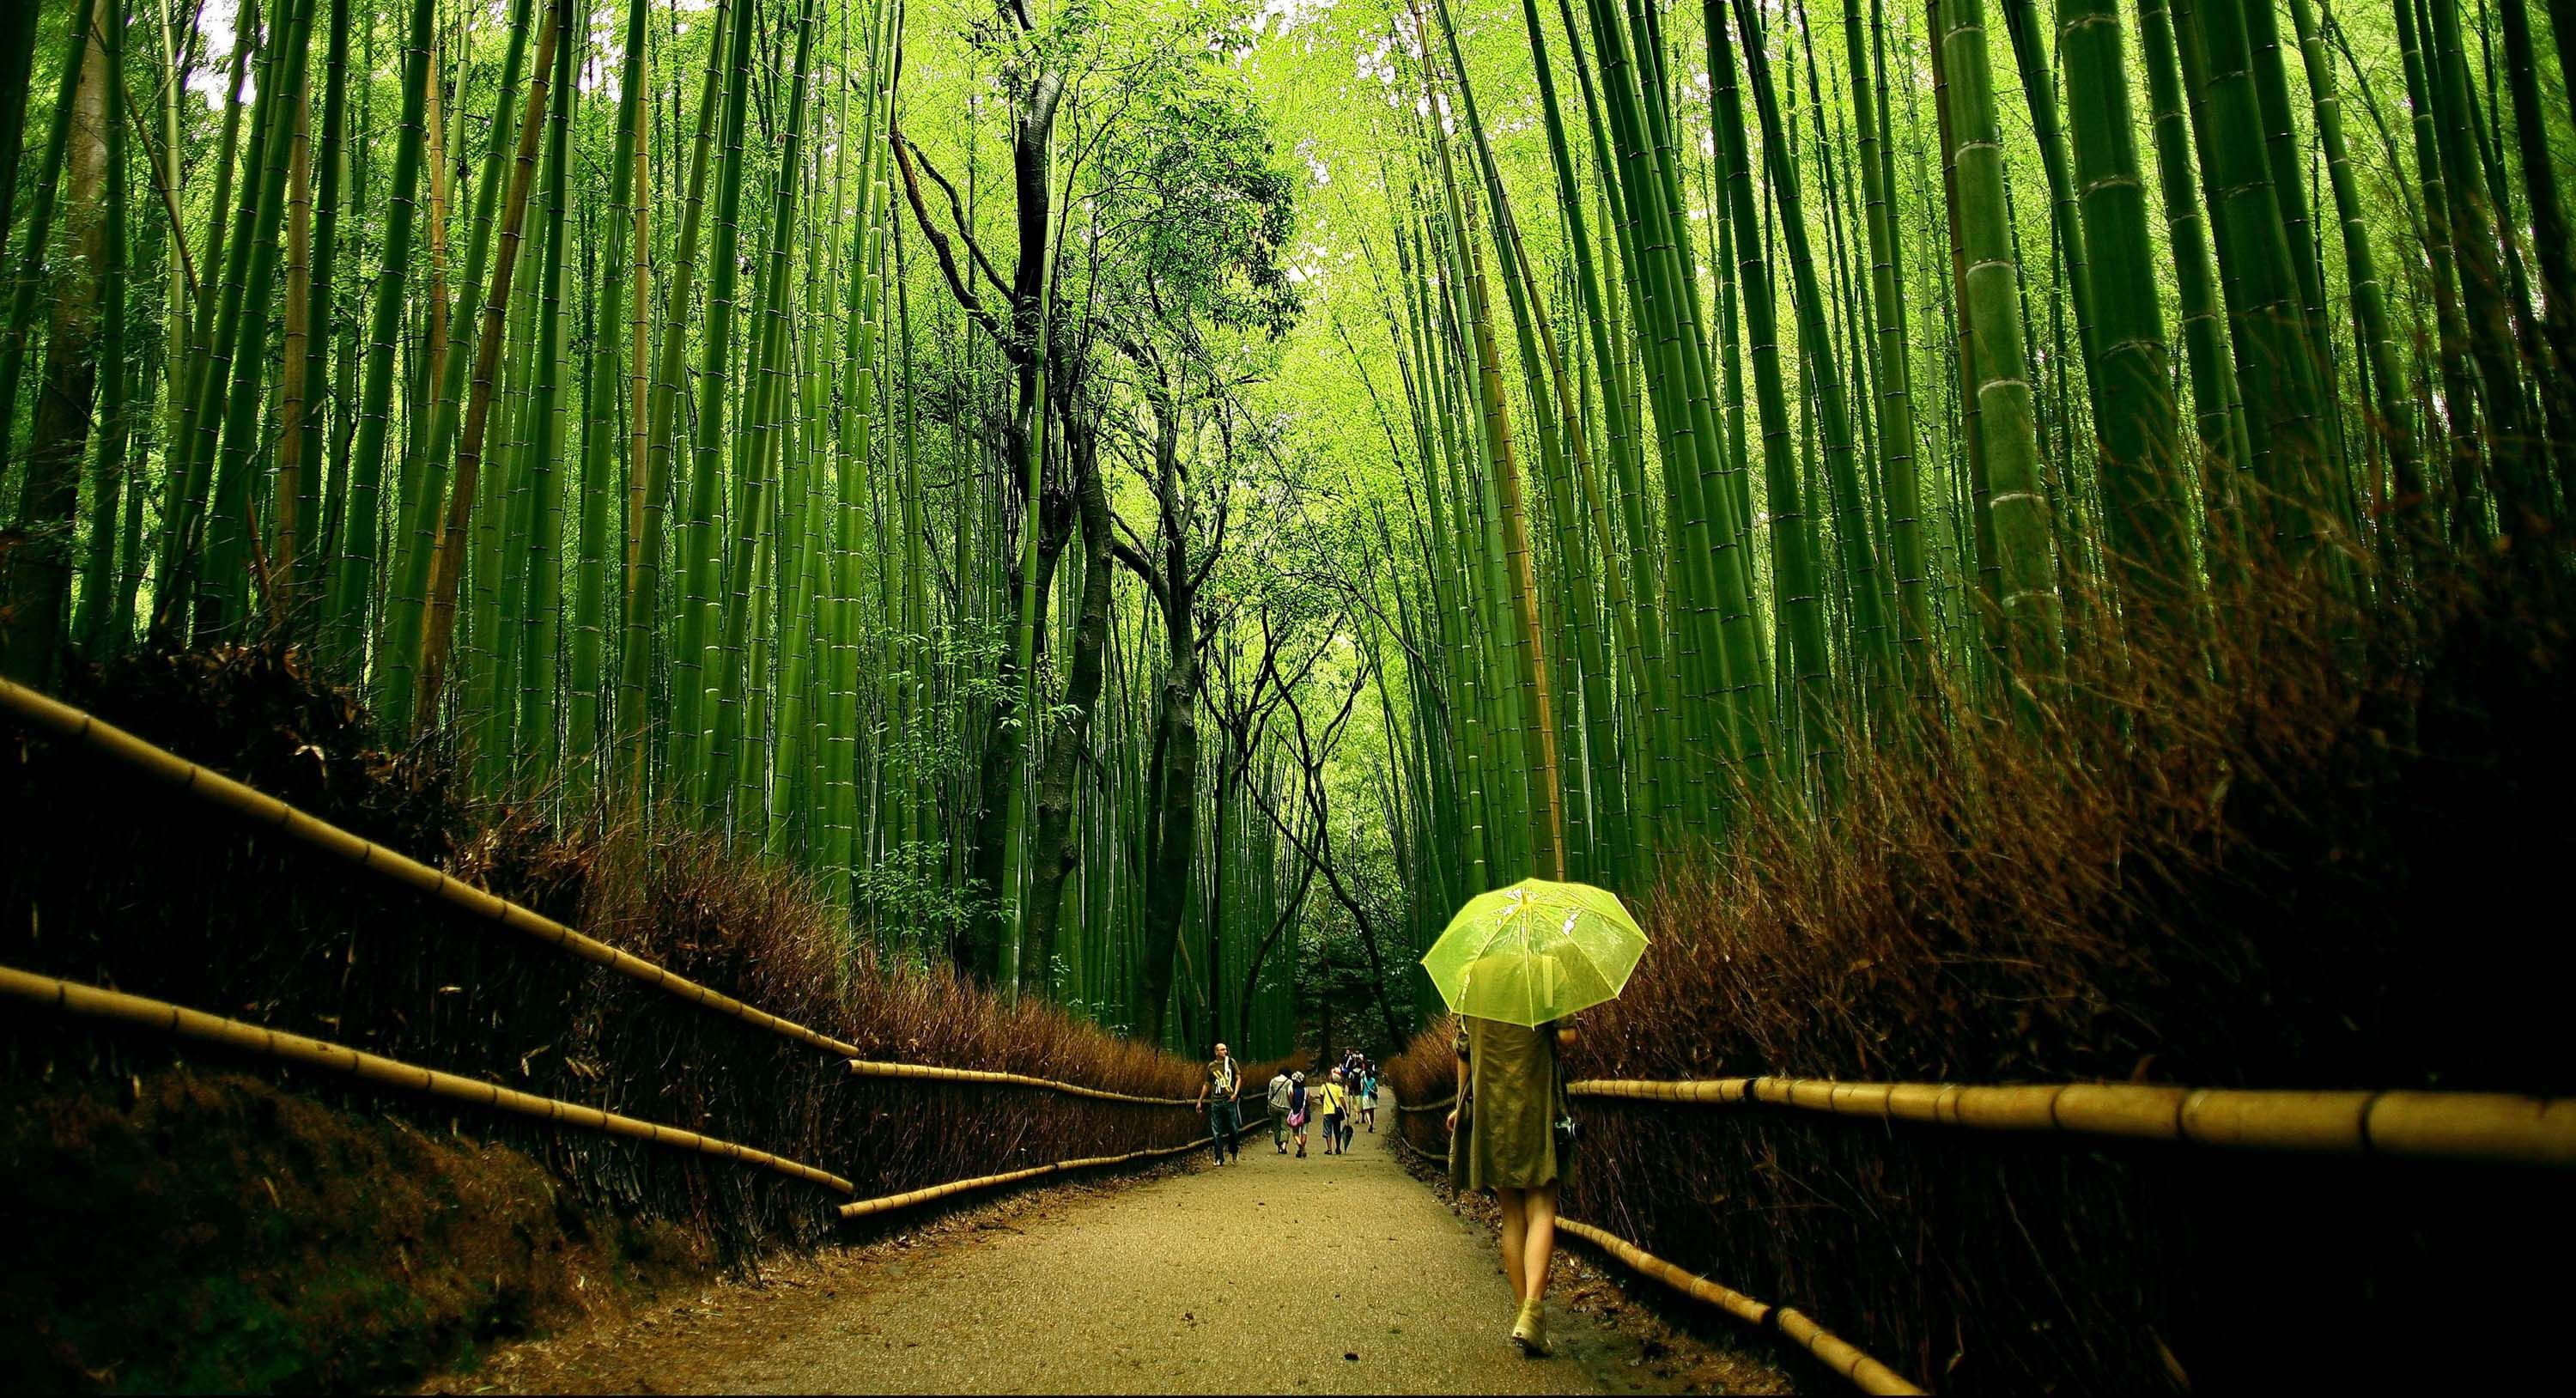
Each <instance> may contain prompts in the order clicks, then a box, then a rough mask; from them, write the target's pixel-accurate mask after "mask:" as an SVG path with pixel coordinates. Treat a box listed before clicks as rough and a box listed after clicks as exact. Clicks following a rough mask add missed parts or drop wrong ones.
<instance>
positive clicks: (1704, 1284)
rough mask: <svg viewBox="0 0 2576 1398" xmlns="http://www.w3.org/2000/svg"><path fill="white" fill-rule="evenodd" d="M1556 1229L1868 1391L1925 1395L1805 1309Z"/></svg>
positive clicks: (1565, 1222)
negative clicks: (1784, 1342)
mask: <svg viewBox="0 0 2576 1398" xmlns="http://www.w3.org/2000/svg"><path fill="white" fill-rule="evenodd" d="M1556 1226H1557V1227H1558V1228H1559V1229H1561V1230H1563V1231H1564V1232H1568V1233H1571V1234H1573V1235H1574V1236H1576V1237H1578V1238H1581V1239H1583V1240H1584V1241H1586V1242H1588V1243H1591V1244H1592V1245H1593V1246H1595V1247H1598V1248H1600V1249H1601V1250H1602V1251H1603V1252H1606V1253H1608V1254H1609V1255H1610V1256H1612V1257H1613V1258H1616V1259H1618V1261H1619V1262H1620V1263H1621V1264H1622V1265H1624V1266H1626V1267H1628V1268H1629V1269H1630V1270H1632V1271H1635V1272H1637V1273H1639V1274H1641V1275H1643V1276H1648V1277H1652V1278H1653V1279H1655V1280H1656V1281H1659V1282H1662V1283H1663V1284H1664V1285H1666V1286H1669V1287H1671V1288H1672V1289H1673V1290H1675V1291H1678V1292H1680V1293H1682V1294H1683V1295H1685V1296H1688V1297H1690V1298H1691V1299H1692V1300H1695V1301H1702V1302H1705V1303H1707V1304H1709V1305H1712V1306H1715V1307H1717V1308H1718V1309H1719V1310H1722V1311H1724V1312H1726V1313H1727V1314H1728V1315H1731V1316H1734V1317H1735V1318H1736V1319H1738V1320H1741V1321H1743V1322H1744V1323H1746V1324H1748V1325H1755V1326H1761V1327H1764V1328H1767V1329H1772V1330H1777V1331H1779V1332H1780V1333H1781V1334H1782V1335H1785V1336H1787V1337H1788V1338H1789V1339H1790V1340H1792V1341H1794V1342H1796V1343H1797V1344H1798V1345H1799V1346H1800V1347H1801V1348H1803V1349H1805V1350H1806V1351H1807V1352H1808V1353H1809V1354H1812V1355H1814V1356H1815V1357H1816V1358H1817V1359H1819V1360H1821V1361H1822V1362H1823V1363H1824V1364H1825V1365H1826V1367H1828V1368H1830V1369H1832V1370H1833V1371H1834V1372H1835V1373H1837V1374H1840V1375H1842V1376H1843V1377H1844V1378H1846V1379H1849V1380H1850V1381H1851V1382H1852V1384H1853V1386H1854V1387H1857V1388H1858V1389H1860V1391H1861V1392H1863V1393H1921V1392H1923V1391H1924V1390H1923V1389H1921V1388H1919V1387H1916V1386H1915V1385H1914V1383H1913V1382H1911V1381H1910V1380H1908V1379H1907V1378H1906V1377H1905V1376H1904V1375H1902V1374H1899V1373H1897V1372H1896V1371H1895V1370H1893V1369H1890V1368H1888V1367H1887V1366H1886V1365H1884V1364H1881V1363H1879V1362H1878V1361H1877V1360H1875V1359H1872V1358H1870V1357H1869V1355H1867V1354H1866V1353H1864V1352H1862V1351H1861V1350H1860V1349H1859V1348H1858V1347H1856V1346H1854V1345H1853V1344H1852V1343H1851V1342H1850V1341H1848V1340H1845V1339H1843V1338H1842V1337H1841V1336H1839V1335H1836V1334H1835V1333H1833V1332H1832V1331H1830V1330H1827V1329H1826V1328H1824V1327H1823V1326H1821V1325H1818V1324H1817V1323H1816V1322H1815V1321H1814V1320H1812V1319H1810V1318H1809V1317H1808V1316H1807V1315H1806V1313H1805V1312H1803V1311H1798V1310H1794V1309H1792V1308H1790V1307H1787V1306H1774V1305H1771V1304H1769V1303H1768V1302H1764V1301H1757V1300H1755V1299H1753V1298H1752V1297H1750V1296H1747V1295H1745V1294H1744V1293H1743V1292H1741V1291H1736V1290H1734V1289H1732V1288H1729V1287H1724V1286H1720V1285H1718V1284H1717V1283H1716V1282H1713V1281H1710V1280H1709V1279H1708V1278H1706V1277H1699V1276H1693V1275H1691V1274H1690V1273H1688V1272H1686V1271H1683V1270H1682V1269H1681V1268H1680V1267H1678V1266H1676V1265H1674V1264H1673V1263H1671V1262H1667V1261H1665V1260H1664V1259H1663V1258H1660V1257H1657V1256H1655V1255H1654V1254H1653V1253H1651V1252H1648V1251H1646V1250H1645V1249H1644V1248H1641V1247H1639V1246H1637V1245H1636V1244H1635V1243H1632V1242H1629V1241H1628V1240H1627V1239H1625V1238H1622V1237H1620V1236H1619V1235H1618V1234H1616V1233H1611V1232H1606V1231H1604V1230H1602V1229H1599V1228H1595V1227H1593V1226H1592V1225H1591V1224H1588V1223H1583V1222H1580V1221H1578V1220H1575V1219H1570V1218H1563V1217H1560V1218H1558V1219H1557V1221H1556Z"/></svg>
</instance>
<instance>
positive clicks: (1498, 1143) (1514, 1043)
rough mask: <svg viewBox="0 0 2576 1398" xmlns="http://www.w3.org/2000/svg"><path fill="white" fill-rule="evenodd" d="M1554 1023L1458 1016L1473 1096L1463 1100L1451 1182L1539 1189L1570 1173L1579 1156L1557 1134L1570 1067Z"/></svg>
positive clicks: (1469, 1091)
mask: <svg viewBox="0 0 2576 1398" xmlns="http://www.w3.org/2000/svg"><path fill="white" fill-rule="evenodd" d="M1556 1028H1557V1026H1555V1025H1554V1024H1542V1025H1540V1026H1539V1027H1537V1028H1535V1029H1532V1028H1528V1027H1526V1026H1524V1025H1518V1024H1505V1023H1503V1022H1501V1021H1500V1020H1491V1019H1476V1018H1473V1017H1469V1018H1466V1019H1463V1020H1461V1021H1460V1023H1459V1030H1458V1044H1457V1049H1458V1056H1459V1057H1460V1058H1463V1059H1465V1060H1466V1061H1467V1095H1466V1097H1465V1098H1464V1099H1462V1100H1461V1101H1460V1102H1459V1104H1458V1134H1457V1135H1456V1136H1454V1137H1452V1138H1451V1139H1450V1141H1449V1182H1450V1183H1451V1184H1452V1185H1454V1186H1456V1187H1457V1188H1459V1189H1495V1188H1501V1189H1534V1188H1536V1187H1538V1186H1540V1185H1545V1184H1553V1183H1556V1182H1557V1181H1559V1180H1562V1179H1564V1178H1565V1177H1566V1175H1567V1174H1568V1173H1569V1172H1570V1170H1571V1167H1572V1166H1573V1164H1574V1162H1573V1161H1572V1160H1571V1159H1568V1158H1560V1156H1559V1154H1558V1151H1557V1141H1556V1115H1557V1104H1558V1103H1559V1102H1560V1101H1561V1100H1562V1099H1563V1094H1562V1092H1561V1087H1562V1083H1561V1081H1560V1079H1561V1077H1562V1075H1563V1073H1564V1069H1563V1067H1562V1065H1561V1064H1559V1062H1558V1061H1557V1055H1556Z"/></svg>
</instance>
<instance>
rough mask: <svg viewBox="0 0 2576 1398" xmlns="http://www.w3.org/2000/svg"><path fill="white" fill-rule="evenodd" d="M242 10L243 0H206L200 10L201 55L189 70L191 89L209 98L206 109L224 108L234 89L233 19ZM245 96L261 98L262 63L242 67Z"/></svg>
mask: <svg viewBox="0 0 2576 1398" xmlns="http://www.w3.org/2000/svg"><path fill="white" fill-rule="evenodd" d="M240 13H241V0H206V5H205V8H204V9H202V10H200V11H198V13H197V32H198V34H199V35H200V36H202V37H201V38H200V39H199V40H198V43H199V45H200V50H199V51H200V53H201V55H202V56H201V57H200V58H199V59H198V61H197V66H196V67H194V68H191V69H189V70H188V90H189V91H190V92H193V93H196V94H198V95H199V96H201V97H203V98H205V99H206V110H207V111H210V112H220V111H222V110H223V109H224V96H225V94H226V93H227V92H229V91H230V90H231V87H232V76H233V21H234V19H235V18H236V17H237V16H238V15H239V14H240ZM242 100H243V101H244V102H256V101H258V100H259V65H258V64H256V63H253V64H251V65H249V66H248V67H246V68H244V69H243V70H242Z"/></svg>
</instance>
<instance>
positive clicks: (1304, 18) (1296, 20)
mask: <svg viewBox="0 0 2576 1398" xmlns="http://www.w3.org/2000/svg"><path fill="white" fill-rule="evenodd" d="M1338 3H1339V0H1261V13H1259V14H1258V15H1255V16H1254V17H1253V20H1252V31H1253V32H1254V33H1256V34H1266V33H1268V32H1270V25H1271V22H1272V21H1274V20H1276V21H1277V22H1278V25H1279V37H1280V38H1282V39H1285V38H1287V37H1288V35H1289V33H1290V32H1291V31H1293V30H1295V29H1297V28H1299V27H1301V26H1304V25H1307V24H1311V23H1313V22H1314V21H1315V20H1317V19H1319V18H1321V17H1322V16H1323V15H1324V14H1326V13H1327V12H1329V11H1330V10H1331V9H1332V8H1333V7H1334V5H1336V4H1338Z"/></svg>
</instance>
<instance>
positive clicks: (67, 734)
mask: <svg viewBox="0 0 2576 1398" xmlns="http://www.w3.org/2000/svg"><path fill="white" fill-rule="evenodd" d="M0 711H5V712H7V713H10V714H13V715H15V716H17V717H18V718H19V719H21V720H23V721H25V722H26V723H27V724H29V725H30V726H32V727H34V728H37V729H41V730H43V731H44V732H47V733H50V734H52V735H53V736H55V737H57V738H60V739H61V740H63V741H64V742H67V743H70V744H73V745H76V746H79V747H84V748H87V749H89V750H90V751H93V752H96V753H100V754H103V755H105V756H107V757H111V758H114V759H115V760H117V761H118V762H120V763H122V764H124V765H125V766H126V767H128V768H130V769H132V770H134V771H136V772H139V773H141V774H143V775H144V776H147V777H151V778H153V779H155V780H158V781H163V782H167V783H169V784H170V785H172V786H176V787H178V788H180V789H181V790H183V791H185V792H187V793H188V794H189V795H192V796H195V797H197V798H198V799H199V800H202V801H205V802H206V803H208V804H210V805H213V806H218V807H221V808H223V809H225V810H229V811H233V812H235V813H237V814H239V815H241V816H243V817H244V818H246V819H248V820H250V821H253V822H255V823H258V824H263V825H267V826H270V827H272V828H274V829H276V830H278V831H281V832H282V833H284V834H286V835H288V836H290V837H292V838H294V839H296V840H300V841H302V842H303V843H305V844H306V845H309V846H311V847H312V848H314V849H317V850H319V851H321V852H322V853H324V854H327V855H330V856H331V857H332V858H334V859H338V860H340V861H341V862H343V863H346V864H351V865H355V866H356V867H358V868H361V869H369V870H375V871H378V872H381V873H383V874H384V875H385V876H386V877H388V878H390V879H393V880H394V881H396V882H398V883H405V884H409V885H411V886H412V887H413V888H416V889H418V890H420V891H421V892H422V893H425V894H428V895H429V896H430V897H432V898H436V899H439V900H440V901H442V902H446V903H449V904H451V905H453V906H455V907H457V908H459V909H461V910H463V911H465V912H467V913H471V914H473V915H474V916H476V917H480V918H483V919H485V920H487V921H491V922H496V923H499V924H500V925H502V926H504V927H507V928H509V929H510V930H512V931H514V932H520V933H525V934H526V935H528V936H531V937H534V938H536V939H537V940H538V941H541V942H544V943H546V944H547V945H549V946H552V947H555V948H558V949H560V950H562V951H565V952H569V953H570V954H572V955H574V956H577V957H580V958H581V959H582V960H584V961H588V962H590V963H592V964H593V965H597V966H604V967H606V968H607V969H609V970H611V971H615V972H616V973H618V974H619V975H622V976H625V977H626V978H627V979H629V980H634V981H640V982H642V983H643V984H645V985H648V986H651V987H653V988H654V989H656V990H660V991H663V992H665V993H667V994H670V995H674V996H677V997H678V998H680V999H682V1000H686V1001H688V1002H690V1003H692V1004H695V1005H698V1006H700V1007H702V1008H704V1009H709V1010H713V1011H715V1012H716V1013H718V1014H722V1015H727V1016H730V1017H732V1018H734V1019H738V1020H741V1021H742V1022H744V1023H746V1024H749V1025H752V1026H754V1027H756V1028H760V1029H765V1030H768V1031H770V1032H771V1033H774V1034H778V1035H781V1036H783V1037H785V1038H789V1039H793V1040H795V1041H796V1042H798V1043H801V1044H805V1045H807V1046H809V1047H812V1048H817V1049H821V1050H823V1051H824V1052H826V1053H831V1054H837V1055H839V1056H840V1057H843V1058H855V1057H857V1056H858V1052H859V1050H858V1046H857V1045H855V1044H845V1043H843V1042H841V1041H840V1040H838V1039H835V1038H833V1037H831V1036H830V1035H828V1034H824V1033H821V1032H819V1031H816V1030H813V1029H809V1028H807V1027H806V1026H804V1025H802V1024H798V1023H797V1022H795V1021H794V1020H791V1019H783V1018H781V1017H779V1016H777V1015H774V1014H771V1013H769V1012H768V1011H766V1010H758V1009H754V1008H752V1007H751V1006H749V1005H746V1004H744V1003H742V1002H741V1001H739V1000H736V999H734V998H733V997H732V996H729V995H726V994H724V993H723V992H721V991H717V990H713V989H710V988H708V987H706V986H703V985H700V984H698V983H697V982H696V981H693V980H690V979H689V978H688V977H686V976H683V975H680V974H679V973H677V972H675V971H670V970H666V969H664V968H663V967H662V966H660V965H659V964H657V963H655V962H651V961H647V960H645V959H644V958H643V957H640V956H633V955H630V954H628V953H626V952H622V951H619V950H618V949H616V948H615V947H612V946H609V945H608V944H607V943H605V942H601V941H597V940H595V939H593V938H590V937H586V936H584V935H582V934H581V933H579V932H576V931H574V930H573V929H572V928H570V927H567V926H565V925H564V924H562V923H560V922H557V921H555V920H554V919H553V918H550V917H547V916H546V915H544V914H543V913H539V912H536V911H533V910H531V909H528V908H525V907H522V906H520V905H519V904H517V903H513V902H511V901H510V900H509V899H506V898H503V897H501V896H499V895H498V894H494V893H488V892H485V891H484V890H482V889H480V888H477V887H475V886H474V885H472V884H470V883H463V882H460V881H458V880H456V879H452V878H449V877H448V876H447V875H446V874H444V873H441V872H439V871H438V870H437V869H435V868H432V867H431V866H429V865H427V864H423V863H421V862H420V861H419V860H417V859H413V858H412V857H410V856H409V855H406V854H402V853H399V852H397V851H394V850H390V849H387V848H385V847H384V846H382V845H379V844H376V843H374V842H373V841H370V840H364V839H360V838H359V837H358V836H356V835H353V834H351V833H349V832H348V831H346V830H343V829H341V828H340V827H339V826H336V825H333V824H331V823H330V822H329V821H326V820H323V819H321V818H320V817H317V816H313V815H308V814H306V813H305V812H304V811H301V810H298V809H297V808H295V807H293V806H290V805H288V804H287V803H285V802H284V801H280V800H278V799H277V798H276V797H274V796H270V795H268V794H266V793H264V792H261V791H259V790H256V789H254V788H252V787H249V786H246V785H244V784H242V783H241V782H238V781H235V780H233V779H232V778H230V777H227V776H225V775H224V774H222V773H221V772H216V771H212V770H210V769H208V768H205V767H201V766H198V765H197V764H196V763H193V762H190V761H188V760H187V759H186V758H183V757H180V756H178V755H177V754H175V753H171V752H169V751H166V750H164V749H162V748H158V747H155V746H153V745H152V744H150V743H148V742H145V741H144V740H143V739H141V738H138V737H136V736H134V735H133V734H131V733H128V732H126V731H125V730H124V729H122V728H119V727H117V726H116V725H114V724H112V723H108V722H106V721H105V720H103V719H99V718H95V717H93V716H91V715H90V714H87V713H84V712H82V711H81V710H79V709H76V708H73V707H72V706H71V705H69V704H65V703H63V702H62V701H60V700H58V699H53V698H49V697H47V696H46V695H43V694H39V693H37V692H36V691H35V690H32V689H29V688H27V687H26V686H25V685H21V684H17V683H14V682H12V681H9V680H5V679H0Z"/></svg>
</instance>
